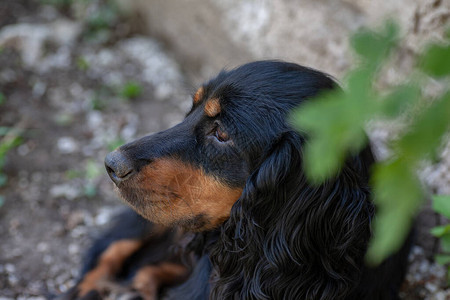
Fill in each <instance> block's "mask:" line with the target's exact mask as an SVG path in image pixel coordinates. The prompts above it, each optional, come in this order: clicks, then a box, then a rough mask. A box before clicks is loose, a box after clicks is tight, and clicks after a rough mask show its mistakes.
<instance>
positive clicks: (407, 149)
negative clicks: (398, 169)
mask: <svg viewBox="0 0 450 300" xmlns="http://www.w3.org/2000/svg"><path fill="white" fill-rule="evenodd" d="M449 116H450V93H446V94H445V95H443V96H442V97H441V98H440V99H436V100H434V102H433V103H432V104H431V105H430V106H429V107H428V108H425V109H423V112H422V113H421V114H420V115H419V116H418V118H417V121H416V122H415V123H414V124H412V126H411V128H410V130H409V132H407V133H406V134H405V135H404V136H403V137H401V138H400V139H399V141H398V143H397V145H396V147H397V148H396V150H397V152H398V153H400V154H401V155H403V156H405V157H406V159H408V160H409V161H410V163H416V162H418V161H419V160H422V159H424V158H429V157H431V156H432V155H433V153H434V151H436V149H437V148H438V147H439V146H440V144H441V143H442V136H443V135H444V134H445V133H446V132H447V130H448V129H449V126H450V117H449Z"/></svg>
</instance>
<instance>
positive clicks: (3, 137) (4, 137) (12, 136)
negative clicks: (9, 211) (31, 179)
mask: <svg viewBox="0 0 450 300" xmlns="http://www.w3.org/2000/svg"><path fill="white" fill-rule="evenodd" d="M22 142H23V138H22V131H21V130H19V129H17V128H10V127H0V188H1V187H3V186H4V185H6V183H7V182H8V176H7V175H6V174H5V173H4V171H3V168H4V166H5V163H6V155H7V154H8V152H9V151H10V150H11V149H13V148H15V147H18V146H19V145H20V144H22ZM4 202H5V199H4V197H3V195H0V207H2V206H3V204H4Z"/></svg>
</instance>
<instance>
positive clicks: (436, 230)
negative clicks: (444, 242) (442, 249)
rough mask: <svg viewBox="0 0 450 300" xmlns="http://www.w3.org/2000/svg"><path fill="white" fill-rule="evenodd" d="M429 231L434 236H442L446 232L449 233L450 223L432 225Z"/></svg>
mask: <svg viewBox="0 0 450 300" xmlns="http://www.w3.org/2000/svg"><path fill="white" fill-rule="evenodd" d="M430 233H431V234H432V235H434V236H435V237H442V236H444V235H446V234H450V224H448V225H442V226H436V227H433V228H431V230H430Z"/></svg>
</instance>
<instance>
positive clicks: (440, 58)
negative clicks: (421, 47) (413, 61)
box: [419, 43, 450, 77]
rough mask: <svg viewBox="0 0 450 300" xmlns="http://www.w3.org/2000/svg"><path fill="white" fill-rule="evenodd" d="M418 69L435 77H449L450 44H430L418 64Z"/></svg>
mask: <svg viewBox="0 0 450 300" xmlns="http://www.w3.org/2000/svg"><path fill="white" fill-rule="evenodd" d="M419 65H420V68H421V69H422V70H423V71H424V72H425V73H427V74H429V75H431V76H435V77H443V76H448V75H450V44H449V43H447V44H446V45H443V44H432V45H430V46H429V47H428V49H427V50H426V51H425V53H424V54H423V56H422V57H421V58H420V62H419Z"/></svg>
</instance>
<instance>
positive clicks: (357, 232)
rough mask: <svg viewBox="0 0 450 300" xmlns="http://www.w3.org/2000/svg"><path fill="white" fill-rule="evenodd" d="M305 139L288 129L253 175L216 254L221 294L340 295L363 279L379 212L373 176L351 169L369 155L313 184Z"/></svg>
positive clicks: (216, 290)
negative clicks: (305, 161) (371, 183)
mask: <svg viewBox="0 0 450 300" xmlns="http://www.w3.org/2000/svg"><path fill="white" fill-rule="evenodd" d="M302 143H304V140H303V139H301V138H300V136H299V135H298V134H297V133H294V132H287V133H285V134H284V135H283V136H281V137H280V138H279V139H278V141H277V142H276V143H275V144H274V145H273V147H272V149H271V150H270V151H269V154H268V155H267V156H266V158H265V159H264V160H263V161H262V162H261V164H260V166H259V167H258V168H257V169H256V170H255V171H254V172H253V173H252V174H251V176H250V177H249V178H248V180H247V183H246V186H245V188H244V190H243V193H242V196H241V198H240V199H239V200H238V201H237V202H236V203H235V205H234V206H233V208H232V211H231V216H230V218H229V220H228V221H227V222H225V224H224V225H223V227H222V232H221V235H222V236H221V239H219V242H218V243H220V245H217V246H216V247H215V248H214V249H212V252H211V258H212V262H213V264H214V265H215V267H216V268H217V270H218V272H219V274H220V277H219V280H218V281H217V282H216V284H215V287H214V288H213V290H212V293H213V295H214V296H216V297H217V299H232V298H233V297H235V296H236V295H238V297H239V298H250V299H252V298H258V299H283V298H284V296H286V295H289V296H290V297H291V298H293V299H294V298H295V299H336V298H339V299H340V298H343V297H345V296H346V295H348V294H349V293H350V292H351V288H352V287H353V286H355V283H356V282H357V281H358V280H359V276H360V272H361V268H362V264H363V262H362V261H361V258H362V257H363V256H364V253H365V251H366V247H367V243H368V239H369V237H370V218H371V216H372V215H373V206H372V204H371V202H370V199H369V193H370V191H369V189H368V187H367V180H363V178H362V177H361V176H360V174H358V172H360V169H359V168H354V167H353V165H354V161H358V160H360V159H363V158H360V157H358V156H355V157H353V158H352V160H349V162H348V163H347V166H345V167H344V168H343V169H342V170H341V172H340V174H339V175H338V176H337V177H336V178H334V179H332V180H329V181H327V182H325V183H323V184H321V185H312V184H310V183H309V182H308V181H307V180H306V178H305V176H304V173H303V169H302ZM360 163H361V162H360ZM362 163H363V162H362ZM363 164H364V163H363ZM246 278H247V279H248V278H252V280H245V279H246ZM299 278H301V279H300V280H299ZM294 282H296V284H294ZM236 293H237V294H236Z"/></svg>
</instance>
